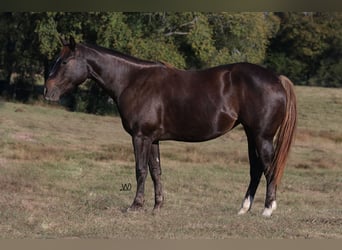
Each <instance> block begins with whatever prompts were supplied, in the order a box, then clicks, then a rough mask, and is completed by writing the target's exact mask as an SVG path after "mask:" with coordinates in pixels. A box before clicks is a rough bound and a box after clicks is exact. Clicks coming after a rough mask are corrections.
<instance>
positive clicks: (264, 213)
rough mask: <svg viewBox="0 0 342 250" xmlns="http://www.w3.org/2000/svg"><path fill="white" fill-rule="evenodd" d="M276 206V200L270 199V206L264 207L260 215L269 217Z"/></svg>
mask: <svg viewBox="0 0 342 250" xmlns="http://www.w3.org/2000/svg"><path fill="white" fill-rule="evenodd" d="M276 208H277V202H276V201H272V203H271V206H270V207H265V209H264V211H263V212H262V216H264V217H271V215H272V213H273V211H274V210H276Z"/></svg>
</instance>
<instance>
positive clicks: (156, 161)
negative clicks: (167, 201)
mask: <svg viewBox="0 0 342 250" xmlns="http://www.w3.org/2000/svg"><path fill="white" fill-rule="evenodd" d="M148 165H149V167H150V174H151V177H152V180H153V185H154V211H158V210H159V209H160V208H161V206H162V205H163V201H164V197H163V190H162V184H161V167H160V153H159V144H158V143H154V144H152V148H151V153H150V158H149V163H148Z"/></svg>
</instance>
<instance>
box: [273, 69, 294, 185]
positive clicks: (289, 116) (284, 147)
mask: <svg viewBox="0 0 342 250" xmlns="http://www.w3.org/2000/svg"><path fill="white" fill-rule="evenodd" d="M279 79H280V81H281V84H282V85H283V87H284V89H285V91H286V114H285V117H284V120H283V122H282V124H281V125H280V127H279V130H278V135H277V139H276V141H275V153H274V158H273V162H272V168H271V169H273V176H274V180H275V183H276V185H278V184H279V182H280V180H281V177H282V176H283V173H284V169H285V165H286V160H287V157H288V154H289V151H290V147H291V144H292V142H293V139H294V135H295V130H296V125H297V101H296V95H295V93H294V88H293V83H292V82H291V81H290V79H288V78H287V77H286V76H283V75H281V76H279Z"/></svg>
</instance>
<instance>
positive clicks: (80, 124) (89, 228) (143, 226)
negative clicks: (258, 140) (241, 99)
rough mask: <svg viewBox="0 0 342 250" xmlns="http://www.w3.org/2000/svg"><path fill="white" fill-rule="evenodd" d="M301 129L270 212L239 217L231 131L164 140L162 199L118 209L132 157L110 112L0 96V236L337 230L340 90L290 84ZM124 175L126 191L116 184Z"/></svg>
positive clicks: (126, 198)
mask: <svg viewBox="0 0 342 250" xmlns="http://www.w3.org/2000/svg"><path fill="white" fill-rule="evenodd" d="M296 92H297V96H298V101H299V128H298V133H297V139H296V143H295V145H294V147H293V150H292V154H291V158H290V160H289V163H288V166H287V169H286V170H285V175H284V178H283V181H282V185H281V186H280V188H279V192H278V203H279V209H278V210H277V211H275V213H274V215H273V216H272V217H271V218H270V219H265V218H263V217H262V216H261V211H262V209H263V202H264V190H265V183H264V180H262V183H261V185H260V187H259V190H258V193H257V196H256V200H255V204H254V206H253V209H252V211H251V213H249V214H247V215H246V216H237V210H238V208H239V206H240V203H241V201H242V198H243V195H244V192H245V190H246V188H247V184H248V181H249V176H248V172H249V168H248V157H247V144H246V137H245V135H244V132H243V130H242V129H241V128H236V129H235V130H234V131H232V132H231V133H229V134H227V135H225V136H223V137H221V138H218V139H216V140H214V141H209V142H206V143H200V144H189V143H179V142H162V143H161V154H162V158H161V161H162V168H163V184H164V190H165V196H166V203H165V206H164V208H163V209H162V211H161V212H160V213H159V214H157V215H152V213H151V210H152V207H153V187H152V182H151V180H150V179H149V180H148V181H147V184H146V209H145V211H143V212H140V213H126V212H124V211H125V209H126V208H127V207H128V206H129V205H130V204H131V202H132V199H133V197H134V193H135V192H134V190H133V189H134V188H135V176H134V173H135V171H134V167H133V166H134V157H133V152H132V146H131V139H130V137H129V136H128V135H127V134H126V133H125V132H124V131H123V129H122V126H121V122H120V120H119V118H114V117H101V116H94V115H86V114H80V113H70V112H66V111H64V110H62V109H60V108H57V107H51V106H46V107H44V106H28V105H22V104H13V103H4V102H3V103H0V135H1V137H0V235H1V237H2V238H148V239H160V238H161V239H163V238H164V239H165V238H167V239H174V238H177V239H189V238H190V239H199V238H211V239H212V238H342V209H341V208H342V197H341V195H340V190H341V188H342V185H341V183H342V179H341V178H342V175H341V165H340V163H341V162H342V147H341V143H342V129H341V125H340V124H342V101H341V100H342V90H341V89H322V88H305V87H297V88H296ZM124 183H131V184H132V186H133V188H132V190H131V191H130V192H123V191H120V189H121V185H122V184H124Z"/></svg>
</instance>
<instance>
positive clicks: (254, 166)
mask: <svg viewBox="0 0 342 250" xmlns="http://www.w3.org/2000/svg"><path fill="white" fill-rule="evenodd" d="M245 130H246V134H247V140H248V156H249V163H250V178H251V179H250V183H249V186H248V189H247V192H246V195H245V198H244V200H243V202H242V205H241V208H240V210H239V213H238V214H239V215H241V214H245V213H246V212H248V211H249V210H250V209H251V207H252V203H253V200H254V196H255V193H256V190H257V188H258V185H259V182H260V178H261V175H262V173H263V166H262V163H261V161H260V158H259V156H258V153H257V149H256V144H255V140H254V137H253V136H252V133H250V132H249V131H247V129H245Z"/></svg>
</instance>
